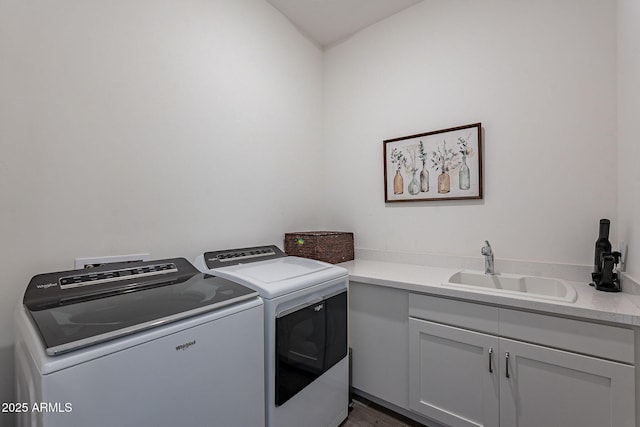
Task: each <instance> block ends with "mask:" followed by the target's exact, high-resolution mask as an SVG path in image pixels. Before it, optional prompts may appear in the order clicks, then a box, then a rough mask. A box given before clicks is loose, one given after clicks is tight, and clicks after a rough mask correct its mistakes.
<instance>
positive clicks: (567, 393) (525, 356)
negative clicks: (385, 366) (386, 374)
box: [409, 294, 636, 427]
mask: <svg viewBox="0 0 640 427" xmlns="http://www.w3.org/2000/svg"><path fill="white" fill-rule="evenodd" d="M409 313H410V315H411V317H410V318H409V378H410V380H409V406H410V408H411V410H413V411H415V412H417V413H419V414H421V415H424V416H427V417H429V418H432V419H434V420H436V421H439V422H441V423H443V424H445V425H449V426H452V427H453V426H456V427H457V426H461V427H467V426H476V427H477V426H496V427H497V426H502V427H505V426H506V427H513V426H518V427H540V426H549V427H554V426H558V427H565V426H566V427H572V426H580V427H607V426H610V427H635V425H636V423H635V377H634V375H635V368H634V366H633V365H632V363H633V361H634V354H633V351H634V335H633V331H631V330H627V329H624V328H618V327H614V326H608V325H599V324H592V323H588V322H580V321H575V320H571V319H562V318H555V317H552V316H544V315H539V314H534V313H520V312H517V311H514V310H508V309H501V308H498V307H490V306H482V305H477V304H471V303H466V302H461V301H454V300H447V299H442V298H436V297H429V296H425V295H419V294H411V295H410V298H409ZM518 314H521V316H518ZM510 318H514V319H516V318H517V319H518V322H512V323H511V322H510V323H509V324H508V325H506V326H505V327H501V321H499V320H498V319H510ZM425 319H426V320H425ZM444 323H447V324H444ZM514 325H515V326H514ZM545 328H548V329H549V332H550V333H549V334H545V333H544V329H545ZM471 329H476V330H471ZM594 331H595V332H594ZM545 336H550V337H551V341H552V342H551V344H553V345H554V347H558V348H551V347H549V346H548V345H550V344H548V343H545V342H541V341H544V337H545ZM514 338H517V339H514ZM602 340H605V341H608V342H609V344H610V345H609V346H599V347H598V346H597V345H596V344H597V343H599V342H601V341H602ZM524 341H528V342H524ZM565 342H566V344H565ZM594 343H596V344H594ZM545 344H547V345H545ZM567 348H568V349H569V350H572V351H567ZM590 348H594V352H595V353H596V355H597V356H599V357H593V356H592V355H588V353H589V351H588V350H589V349H590ZM579 352H580V353H587V354H579ZM607 359H614V360H607ZM615 360H619V361H615ZM621 362H626V363H621Z"/></svg>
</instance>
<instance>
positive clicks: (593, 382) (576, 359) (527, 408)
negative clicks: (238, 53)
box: [500, 339, 636, 427]
mask: <svg viewBox="0 0 640 427" xmlns="http://www.w3.org/2000/svg"><path fill="white" fill-rule="evenodd" d="M507 353H508V354H509V357H508V359H507V357H506V354H507ZM500 365H501V366H500V371H501V373H500V378H501V379H500V423H501V425H502V426H513V427H516V426H517V427H540V426H551V427H553V426H559V427H560V426H580V427H635V425H636V424H635V381H634V367H633V366H629V365H625V364H622V363H617V362H611V361H607V360H603V359H597V358H594V357H589V356H583V355H579V354H575V353H570V352H566V351H562V350H556V349H552V348H548V347H541V346H538V345H533V344H526V343H523V342H519V341H512V340H509V339H501V340H500ZM507 368H508V374H509V376H508V377H507Z"/></svg>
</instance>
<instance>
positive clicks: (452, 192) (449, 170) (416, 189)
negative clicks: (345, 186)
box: [383, 123, 482, 203]
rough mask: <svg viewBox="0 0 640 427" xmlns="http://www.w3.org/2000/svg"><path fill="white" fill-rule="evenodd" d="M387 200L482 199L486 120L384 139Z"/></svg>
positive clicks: (387, 201)
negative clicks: (483, 138) (483, 145)
mask: <svg viewBox="0 0 640 427" xmlns="http://www.w3.org/2000/svg"><path fill="white" fill-rule="evenodd" d="M383 159H384V194H385V198H384V201H385V203H394V202H418V201H422V202H424V201H437V200H465V199H482V124H481V123H473V124H469V125H464V126H458V127H453V128H448V129H442V130H437V131H433V132H425V133H420V134H416V135H409V136H403V137H400V138H393V139H387V140H385V141H383Z"/></svg>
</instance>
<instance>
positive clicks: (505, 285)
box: [443, 270, 578, 302]
mask: <svg viewBox="0 0 640 427" xmlns="http://www.w3.org/2000/svg"><path fill="white" fill-rule="evenodd" d="M443 285H444V286H453V287H460V288H461V289H468V290H475V291H477V292H487V293H494V294H506V295H509V294H511V295H519V296H522V297H530V298H535V299H545V300H554V301H561V302H575V300H576V299H577V298H578V295H577V294H576V290H575V289H574V288H573V286H571V285H569V284H568V283H566V282H564V281H562V280H558V279H551V278H546V277H533V276H520V275H516V274H494V275H487V274H484V273H482V272H480V271H468V270H463V271H459V272H457V273H455V274H454V275H452V276H451V277H450V278H449V280H448V282H447V283H443Z"/></svg>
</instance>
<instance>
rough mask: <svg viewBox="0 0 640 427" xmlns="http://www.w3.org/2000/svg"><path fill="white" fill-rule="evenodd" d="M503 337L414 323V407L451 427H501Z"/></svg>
mask: <svg viewBox="0 0 640 427" xmlns="http://www.w3.org/2000/svg"><path fill="white" fill-rule="evenodd" d="M497 350H498V338H496V337H494V336H491V335H487V334H481V333H478V332H472V331H468V330H465V329H460V328H454V327H450V326H444V325H440V324H437V323H433V322H426V321H423V320H417V319H409V373H410V374H409V396H410V403H409V406H410V408H411V410H413V411H415V412H418V413H420V414H422V415H424V416H426V417H429V418H432V419H434V420H437V421H439V422H441V423H443V424H445V425H450V426H465V427H467V426H468V427H472V426H473V427H476V426H497V425H499V421H498V417H499V413H498V411H499V403H500V396H499V389H498V387H499V378H498V367H497V366H496V361H497V360H496V357H497V355H496V354H495V353H496V352H497Z"/></svg>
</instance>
